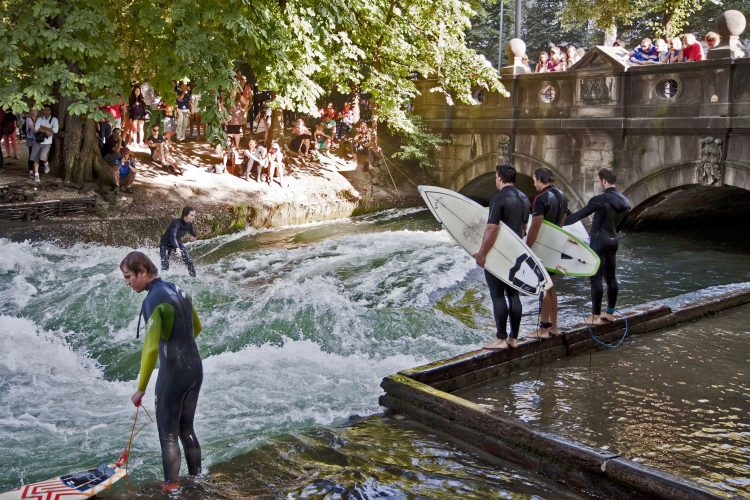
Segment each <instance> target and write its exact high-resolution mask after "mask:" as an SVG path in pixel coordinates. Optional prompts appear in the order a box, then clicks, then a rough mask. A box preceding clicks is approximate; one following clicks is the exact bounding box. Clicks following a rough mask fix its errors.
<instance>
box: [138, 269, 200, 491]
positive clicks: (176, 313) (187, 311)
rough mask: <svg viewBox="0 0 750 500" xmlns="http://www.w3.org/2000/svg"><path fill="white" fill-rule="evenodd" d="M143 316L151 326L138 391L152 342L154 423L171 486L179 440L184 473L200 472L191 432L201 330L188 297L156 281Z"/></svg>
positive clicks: (150, 366)
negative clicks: (155, 368)
mask: <svg viewBox="0 0 750 500" xmlns="http://www.w3.org/2000/svg"><path fill="white" fill-rule="evenodd" d="M142 315H143V317H144V318H145V319H146V320H148V321H150V322H151V327H150V328H149V331H148V333H147V334H146V340H145V344H144V350H143V359H142V361H141V381H140V383H139V390H144V391H145V389H146V386H147V385H148V379H149V377H150V375H151V370H153V365H154V364H155V362H156V360H155V359H153V360H152V359H149V358H150V357H152V356H153V350H154V349H153V347H154V346H155V345H156V342H157V341H158V352H159V375H158V377H157V379H156V391H155V393H156V424H157V427H158V430H159V441H160V442H161V457H162V465H163V467H164V479H165V480H166V481H175V480H176V479H177V478H178V476H179V472H180V448H179V445H178V444H177V439H178V438H179V439H180V441H181V442H182V447H183V449H184V450H185V459H186V461H187V465H188V472H189V473H190V474H193V475H195V474H199V473H200V471H201V448H200V444H199V443H198V438H197V437H196V436H195V431H194V430H193V419H194V418H195V409H196V406H197V404H198V393H199V392H200V388H201V384H202V382H203V364H202V362H201V358H200V354H199V352H198V345H197V344H196V343H195V335H198V333H200V329H201V325H200V320H199V319H198V316H197V314H196V313H195V310H194V309H193V304H192V301H191V299H190V297H189V296H188V295H187V294H186V293H185V292H184V291H183V290H182V289H180V288H179V287H177V286H175V285H173V284H172V283H167V282H166V281H163V280H162V279H161V278H156V279H155V280H153V281H151V282H150V283H149V284H148V295H147V296H146V298H145V299H144V301H143V306H142Z"/></svg>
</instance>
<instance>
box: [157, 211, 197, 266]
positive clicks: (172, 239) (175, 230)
mask: <svg viewBox="0 0 750 500" xmlns="http://www.w3.org/2000/svg"><path fill="white" fill-rule="evenodd" d="M194 220H195V209H194V208H193V207H185V208H183V209H182V217H181V218H179V219H174V220H173V221H172V223H171V224H170V225H169V227H168V228H167V230H166V231H165V232H164V234H163V235H162V237H161V241H160V242H159V256H160V257H161V270H162V271H167V270H169V258H170V257H171V256H172V252H177V256H178V257H181V258H182V261H183V262H184V263H185V266H187V268H188V274H190V276H195V266H194V265H193V261H192V260H191V259H190V254H188V251H187V248H185V245H184V244H183V243H182V241H180V239H181V238H182V237H183V236H185V235H186V234H190V235H191V236H192V239H193V240H194V239H195V236H196V235H195V228H194V227H193V221H194Z"/></svg>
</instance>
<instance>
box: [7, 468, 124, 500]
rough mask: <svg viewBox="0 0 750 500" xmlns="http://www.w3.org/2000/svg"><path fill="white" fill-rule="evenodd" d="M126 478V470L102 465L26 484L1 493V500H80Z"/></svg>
mask: <svg viewBox="0 0 750 500" xmlns="http://www.w3.org/2000/svg"><path fill="white" fill-rule="evenodd" d="M123 476H125V468H124V467H120V466H118V465H117V464H102V465H101V466H99V467H97V468H96V469H89V470H86V471H82V472H76V473H74V474H67V475H65V476H58V477H53V478H51V479H47V480H46V481H39V482H38V483H32V484H26V485H24V486H21V487H20V488H17V489H15V490H13V491H8V492H7V493H0V500H20V499H34V500H39V499H44V500H80V499H83V498H91V497H92V496H94V495H96V494H97V493H101V492H102V491H104V490H106V489H107V488H109V487H110V486H112V485H113V484H115V483H116V482H117V481H118V480H119V479H121V478H122V477H123Z"/></svg>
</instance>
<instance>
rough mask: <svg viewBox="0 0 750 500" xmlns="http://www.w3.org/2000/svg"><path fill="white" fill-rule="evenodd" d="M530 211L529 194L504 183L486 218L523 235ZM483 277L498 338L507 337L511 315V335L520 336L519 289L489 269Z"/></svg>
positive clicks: (491, 201)
mask: <svg viewBox="0 0 750 500" xmlns="http://www.w3.org/2000/svg"><path fill="white" fill-rule="evenodd" d="M529 210H530V207H529V199H528V198H527V197H526V195H525V194H523V193H522V192H521V191H519V190H518V189H517V188H516V187H515V186H505V187H504V188H503V189H501V190H500V191H498V192H497V193H496V194H495V196H493V197H492V199H491V200H490V215H489V217H488V218H487V224H499V223H500V222H504V223H505V224H506V225H507V226H508V227H509V228H510V229H511V230H512V231H513V232H515V233H516V234H517V235H519V236H522V234H521V233H522V231H521V230H522V228H523V225H524V224H525V223H526V220H527V219H528V218H529ZM484 277H485V279H486V280H487V286H488V287H489V288H490V297H491V298H492V312H493V314H494V316H495V325H496V326H497V338H499V339H506V338H508V333H507V331H506V323H507V321H508V316H509V315H510V337H511V338H514V339H516V338H518V330H519V328H520V326H521V314H522V313H523V309H522V308H521V299H520V297H519V296H518V290H516V289H515V288H512V287H510V286H508V285H506V284H505V283H503V282H502V281H501V280H500V279H498V278H497V277H495V276H494V275H493V274H491V273H490V272H489V271H486V270H485V271H484ZM506 298H507V302H506Z"/></svg>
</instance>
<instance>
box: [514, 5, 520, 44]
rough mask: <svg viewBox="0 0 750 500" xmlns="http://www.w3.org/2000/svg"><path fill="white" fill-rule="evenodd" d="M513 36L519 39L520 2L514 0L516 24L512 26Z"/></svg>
mask: <svg viewBox="0 0 750 500" xmlns="http://www.w3.org/2000/svg"><path fill="white" fill-rule="evenodd" d="M513 36H514V37H515V38H521V0H516V22H515V26H513Z"/></svg>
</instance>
